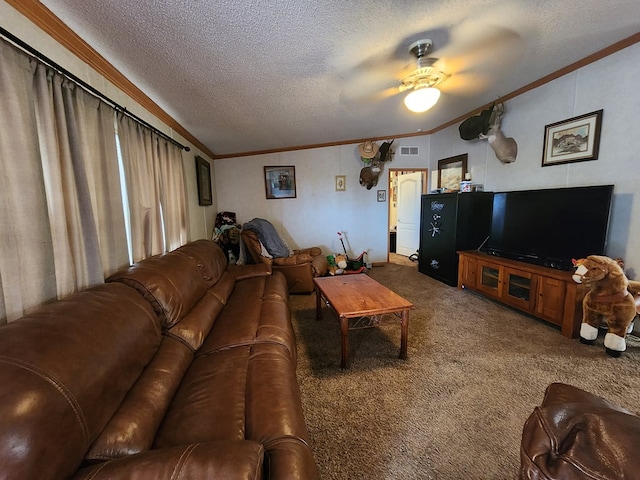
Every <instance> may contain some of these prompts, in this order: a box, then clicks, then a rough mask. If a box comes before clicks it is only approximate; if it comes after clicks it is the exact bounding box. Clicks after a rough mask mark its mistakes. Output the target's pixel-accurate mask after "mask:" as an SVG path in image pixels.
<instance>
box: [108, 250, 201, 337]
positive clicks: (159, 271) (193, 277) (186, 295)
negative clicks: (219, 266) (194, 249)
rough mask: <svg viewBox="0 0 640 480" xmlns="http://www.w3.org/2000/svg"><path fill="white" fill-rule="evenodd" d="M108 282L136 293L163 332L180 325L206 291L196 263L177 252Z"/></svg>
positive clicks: (109, 279) (113, 276)
mask: <svg viewBox="0 0 640 480" xmlns="http://www.w3.org/2000/svg"><path fill="white" fill-rule="evenodd" d="M107 282H121V283H125V284H127V285H129V286H131V287H133V288H135V289H136V290H138V291H139V292H140V293H141V294H142V296H144V298H145V299H146V300H147V301H148V302H149V303H150V304H151V305H152V307H153V309H154V310H155V312H156V313H157V314H158V317H160V320H161V321H162V324H163V327H165V328H171V327H172V326H173V325H175V324H176V323H177V322H179V321H180V319H181V318H182V317H183V316H184V315H185V314H186V313H187V312H189V310H191V309H192V308H193V306H194V305H195V304H196V302H197V301H198V300H200V298H202V296H203V295H204V293H205V292H206V291H207V289H208V288H209V285H208V284H207V281H205V280H204V279H203V277H202V274H201V270H200V268H198V264H197V262H196V261H195V260H194V259H193V258H192V257H190V256H188V255H183V254H181V253H176V252H170V253H166V254H164V255H157V256H155V257H150V258H146V259H144V260H142V261H140V262H138V263H136V264H135V265H132V266H131V267H129V268H127V269H126V270H122V271H120V272H117V273H114V274H113V275H111V276H110V277H109V278H108V279H107Z"/></svg>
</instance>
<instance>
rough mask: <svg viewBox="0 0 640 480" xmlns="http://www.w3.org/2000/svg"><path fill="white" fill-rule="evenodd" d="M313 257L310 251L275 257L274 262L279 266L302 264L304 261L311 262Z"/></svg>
mask: <svg viewBox="0 0 640 480" xmlns="http://www.w3.org/2000/svg"><path fill="white" fill-rule="evenodd" d="M312 261H313V257H312V256H311V255H309V254H308V253H300V254H293V255H291V256H289V257H278V258H274V259H273V264H274V265H278V266H286V265H301V264H303V263H311V262H312Z"/></svg>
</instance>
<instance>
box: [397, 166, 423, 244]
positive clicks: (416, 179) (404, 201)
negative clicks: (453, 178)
mask: <svg viewBox="0 0 640 480" xmlns="http://www.w3.org/2000/svg"><path fill="white" fill-rule="evenodd" d="M421 195H422V172H414V173H407V174H404V175H398V222H397V228H396V232H397V233H396V253H399V254H400V255H405V256H407V257H408V256H409V255H413V254H414V253H416V252H417V251H418V246H419V245H420V196H421Z"/></svg>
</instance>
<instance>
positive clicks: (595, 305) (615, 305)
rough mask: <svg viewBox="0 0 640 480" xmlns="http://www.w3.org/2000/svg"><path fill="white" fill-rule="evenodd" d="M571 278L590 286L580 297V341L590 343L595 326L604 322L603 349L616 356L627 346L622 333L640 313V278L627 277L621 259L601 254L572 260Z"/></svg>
mask: <svg viewBox="0 0 640 480" xmlns="http://www.w3.org/2000/svg"><path fill="white" fill-rule="evenodd" d="M573 264H574V266H575V267H576V270H575V273H574V274H573V280H574V281H575V282H576V283H581V284H584V285H586V286H588V287H589V292H587V294H586V295H585V297H584V300H583V301H582V326H581V327H580V341H581V342H582V343H587V344H593V343H594V342H595V339H596V338H597V336H598V328H599V327H600V326H601V324H602V322H603V321H604V322H606V325H607V329H608V330H607V334H606V335H605V338H604V346H605V348H606V352H607V353H608V354H609V355H611V356H612V357H618V356H620V354H621V353H622V352H624V351H625V350H626V348H627V347H626V341H625V337H626V335H627V333H629V332H631V331H632V330H633V320H634V318H635V317H636V314H637V313H640V282H634V281H629V280H628V279H627V277H626V275H625V274H624V270H623V269H622V266H621V261H616V260H613V259H611V258H609V257H604V256H601V255H589V256H588V257H587V258H582V259H580V260H573Z"/></svg>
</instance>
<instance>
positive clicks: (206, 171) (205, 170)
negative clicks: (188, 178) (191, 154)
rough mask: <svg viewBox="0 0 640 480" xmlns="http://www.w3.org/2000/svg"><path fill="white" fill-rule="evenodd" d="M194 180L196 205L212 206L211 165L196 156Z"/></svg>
mask: <svg viewBox="0 0 640 480" xmlns="http://www.w3.org/2000/svg"><path fill="white" fill-rule="evenodd" d="M196 178H197V181H198V205H213V196H212V195H211V165H209V162H207V161H206V160H205V159H204V158H202V157H199V156H197V155H196Z"/></svg>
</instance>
